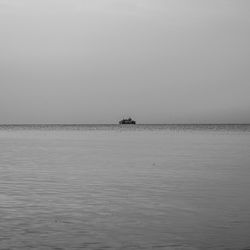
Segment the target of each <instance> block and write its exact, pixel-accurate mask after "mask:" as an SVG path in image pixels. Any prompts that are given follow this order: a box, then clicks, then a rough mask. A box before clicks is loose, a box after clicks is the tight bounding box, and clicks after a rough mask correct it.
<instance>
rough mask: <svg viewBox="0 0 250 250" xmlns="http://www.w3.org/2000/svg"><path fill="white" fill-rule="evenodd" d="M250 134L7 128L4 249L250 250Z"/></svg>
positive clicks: (245, 130) (3, 143)
mask: <svg viewBox="0 0 250 250" xmlns="http://www.w3.org/2000/svg"><path fill="white" fill-rule="evenodd" d="M249 191H250V125H241V126H240V125H220V126H219V125H206V126H205V125H204V126H201V125H200V126H194V125H179V126H178V125H172V126H169V125H138V126H137V125H136V126H114V125H106V126H105V125H98V126H96V125H85V126H79V125H75V126H57V125H53V126H49V125H47V126H44V125H41V126H0V249H1V250H2V249H11V250H12V249H18V250H19V249H21V250H22V249H23V250H24V249H25V250H26V249H57V250H58V249H160V250H163V249H178V250H180V249H185V250H187V249H228V250H229V249H250V193H249Z"/></svg>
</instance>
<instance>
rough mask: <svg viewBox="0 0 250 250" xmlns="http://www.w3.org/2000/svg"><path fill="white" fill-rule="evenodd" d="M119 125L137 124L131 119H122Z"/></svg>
mask: <svg viewBox="0 0 250 250" xmlns="http://www.w3.org/2000/svg"><path fill="white" fill-rule="evenodd" d="M119 124H136V121H134V120H132V119H131V118H130V117H129V118H128V119H122V120H121V121H119Z"/></svg>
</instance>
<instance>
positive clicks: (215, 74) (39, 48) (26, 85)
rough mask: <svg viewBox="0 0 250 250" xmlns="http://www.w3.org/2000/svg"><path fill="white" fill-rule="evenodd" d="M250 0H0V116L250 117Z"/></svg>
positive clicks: (14, 120)
mask: <svg viewBox="0 0 250 250" xmlns="http://www.w3.org/2000/svg"><path fill="white" fill-rule="evenodd" d="M249 13H250V1H245V0H241V1H239V0H217V1H205V2H204V1H200V0H168V1H166V0H83V1H82V0H37V1H33V0H22V1H18V0H8V1H6V0H0V30H1V39H0V55H1V57H0V124H109V123H114V124H115V123H116V122H118V121H119V120H120V119H122V118H123V117H127V116H131V117H132V118H133V119H135V120H136V121H137V122H138V123H149V124H213V123H222V124H227V123H233V124H238V123H240V124H241V123H244V124H245V123H250V98H249V93H250V70H249V65H250V46H249V44H250V32H249V30H250V15H249Z"/></svg>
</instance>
